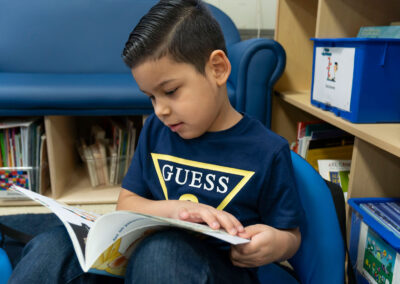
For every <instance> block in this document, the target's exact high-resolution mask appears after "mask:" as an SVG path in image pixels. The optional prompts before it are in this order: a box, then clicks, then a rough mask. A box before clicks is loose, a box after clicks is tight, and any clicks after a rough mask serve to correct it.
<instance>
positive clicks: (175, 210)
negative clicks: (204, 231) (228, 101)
mask: <svg viewBox="0 0 400 284" xmlns="http://www.w3.org/2000/svg"><path fill="white" fill-rule="evenodd" d="M117 210H127V211H134V212H138V213H143V214H148V215H156V216H161V217H168V218H174V219H180V220H184V221H189V222H195V223H206V224H207V225H208V226H210V227H211V228H213V229H219V228H223V229H225V230H226V231H227V232H229V233H230V234H232V235H236V234H238V233H240V232H243V231H244V229H243V226H242V224H241V223H240V222H239V221H238V220H237V219H236V218H235V217H234V216H233V215H232V214H230V213H228V212H225V211H221V210H217V209H215V208H214V207H212V206H209V205H205V204H202V203H195V202H190V201H182V200H150V199H147V198H144V197H141V196H140V195H137V194H135V193H133V192H131V191H129V190H126V189H121V192H120V194H119V197H118V202H117Z"/></svg>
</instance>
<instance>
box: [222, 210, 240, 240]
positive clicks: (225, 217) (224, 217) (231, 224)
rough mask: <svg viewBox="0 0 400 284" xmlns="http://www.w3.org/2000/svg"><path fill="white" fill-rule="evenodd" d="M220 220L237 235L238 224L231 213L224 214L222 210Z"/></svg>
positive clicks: (227, 229)
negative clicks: (236, 224) (231, 216)
mask: <svg viewBox="0 0 400 284" xmlns="http://www.w3.org/2000/svg"><path fill="white" fill-rule="evenodd" d="M218 220H219V222H220V223H221V226H222V227H223V228H224V229H225V230H226V231H227V232H228V233H229V234H231V235H236V234H237V232H238V231H237V229H236V226H235V224H234V222H233V220H232V218H230V216H229V215H227V214H223V213H222V212H221V214H218Z"/></svg>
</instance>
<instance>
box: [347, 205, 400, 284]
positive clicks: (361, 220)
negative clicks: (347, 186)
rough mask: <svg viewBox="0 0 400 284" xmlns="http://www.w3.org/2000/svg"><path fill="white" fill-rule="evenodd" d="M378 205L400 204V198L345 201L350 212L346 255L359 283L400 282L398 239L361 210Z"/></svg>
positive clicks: (385, 283)
mask: <svg viewBox="0 0 400 284" xmlns="http://www.w3.org/2000/svg"><path fill="white" fill-rule="evenodd" d="M379 202H400V198H350V199H349V200H348V203H349V205H350V206H351V209H352V216H351V232H350V241H349V254H350V259H351V262H352V264H353V266H354V267H353V268H354V271H355V274H356V278H357V283H359V284H363V283H365V284H367V283H378V284H381V283H382V284H393V283H400V238H399V237H398V236H396V235H395V234H394V233H393V232H391V231H390V230H388V229H387V228H386V227H385V226H383V225H382V224H381V223H379V222H378V221H376V220H375V219H374V218H373V217H371V216H370V215H369V214H368V213H367V212H366V211H365V210H364V209H363V208H362V207H361V204H363V203H373V204H376V203H379ZM390 271H391V273H389V272H390Z"/></svg>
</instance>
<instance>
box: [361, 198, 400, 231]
mask: <svg viewBox="0 0 400 284" xmlns="http://www.w3.org/2000/svg"><path fill="white" fill-rule="evenodd" d="M361 208H363V209H364V210H365V211H366V212H367V213H368V214H369V215H370V216H371V217H372V218H374V219H375V220H376V221H377V222H378V223H380V224H381V225H383V226H384V227H385V228H386V229H388V230H389V231H391V232H392V233H393V234H395V235H396V236H397V237H399V238H400V231H399V230H398V229H396V227H395V226H393V224H392V222H391V221H390V219H388V218H387V217H386V216H385V214H384V213H383V212H382V211H380V210H379V209H378V208H376V206H374V204H373V203H364V204H361Z"/></svg>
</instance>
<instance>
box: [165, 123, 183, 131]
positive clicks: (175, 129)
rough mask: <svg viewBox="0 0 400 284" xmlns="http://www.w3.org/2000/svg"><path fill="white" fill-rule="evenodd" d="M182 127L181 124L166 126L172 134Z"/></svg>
mask: <svg viewBox="0 0 400 284" xmlns="http://www.w3.org/2000/svg"><path fill="white" fill-rule="evenodd" d="M182 125H183V122H179V123H175V124H168V127H169V128H170V129H171V131H172V132H177V131H178V130H179V128H181V126H182Z"/></svg>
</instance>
